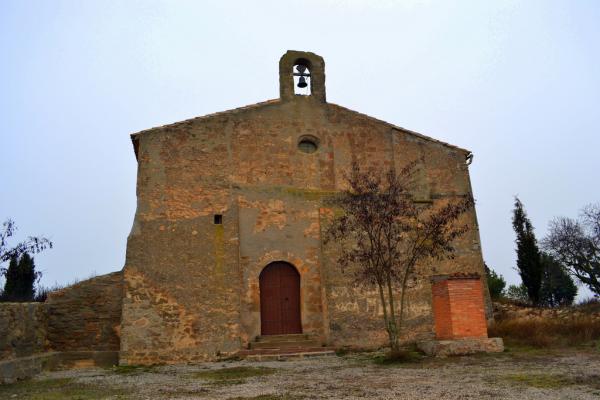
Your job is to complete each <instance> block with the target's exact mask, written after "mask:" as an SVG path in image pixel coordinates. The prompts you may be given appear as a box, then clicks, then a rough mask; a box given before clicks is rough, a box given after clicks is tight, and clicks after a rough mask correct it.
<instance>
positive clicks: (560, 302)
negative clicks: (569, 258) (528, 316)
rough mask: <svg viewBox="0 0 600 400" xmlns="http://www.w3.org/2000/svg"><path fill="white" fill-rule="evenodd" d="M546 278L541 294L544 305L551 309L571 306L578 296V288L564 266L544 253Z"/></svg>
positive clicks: (543, 280)
mask: <svg viewBox="0 0 600 400" xmlns="http://www.w3.org/2000/svg"><path fill="white" fill-rule="evenodd" d="M542 264H543V266H544V277H543V279H542V288H541V292H540V301H541V302H542V304H544V305H546V306H550V307H558V306H570V305H571V304H573V300H574V299H575V296H577V286H576V285H575V282H573V278H571V276H570V275H569V273H568V272H567V270H566V268H565V266H564V265H562V264H561V263H559V262H558V261H556V260H555V259H554V258H553V257H552V256H550V255H548V254H545V253H542Z"/></svg>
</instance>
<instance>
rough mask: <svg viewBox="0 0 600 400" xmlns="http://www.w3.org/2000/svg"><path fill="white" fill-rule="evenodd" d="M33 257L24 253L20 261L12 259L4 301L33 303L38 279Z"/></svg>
mask: <svg viewBox="0 0 600 400" xmlns="http://www.w3.org/2000/svg"><path fill="white" fill-rule="evenodd" d="M38 275H39V274H38V273H37V272H36V271H35V263H34V261H33V257H31V256H30V255H29V254H27V253H23V254H22V255H21V257H20V258H19V259H17V257H11V259H10V263H9V265H8V268H7V270H6V275H5V277H6V281H5V282H4V292H3V294H2V300H3V301H33V298H34V295H35V287H34V285H35V281H36V279H37V277H38Z"/></svg>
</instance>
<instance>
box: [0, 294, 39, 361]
mask: <svg viewBox="0 0 600 400" xmlns="http://www.w3.org/2000/svg"><path fill="white" fill-rule="evenodd" d="M46 323H47V313H46V309H45V307H44V304H43V303H0V360H10V359H13V358H18V357H27V356H30V355H33V354H36V353H42V352H44V351H46V350H47V349H48V347H49V346H48V343H47V340H46Z"/></svg>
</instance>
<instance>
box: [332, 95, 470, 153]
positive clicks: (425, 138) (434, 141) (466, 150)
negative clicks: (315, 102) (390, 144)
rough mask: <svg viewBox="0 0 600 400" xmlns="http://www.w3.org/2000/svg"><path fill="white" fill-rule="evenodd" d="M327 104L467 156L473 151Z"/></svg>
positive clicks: (336, 105)
mask: <svg viewBox="0 0 600 400" xmlns="http://www.w3.org/2000/svg"><path fill="white" fill-rule="evenodd" d="M327 104H329V105H331V106H334V107H338V108H341V109H342V110H345V111H348V112H350V113H353V114H356V115H359V116H361V117H363V118H367V119H370V120H372V121H375V122H379V123H381V124H385V125H387V126H389V127H390V128H392V129H395V130H398V131H402V132H405V133H408V134H410V135H413V136H416V137H418V138H420V139H423V140H427V141H429V142H433V143H437V144H440V145H442V146H446V147H450V148H452V149H455V150H459V151H462V152H464V153H467V154H470V153H472V152H471V150H468V149H465V148H462V147H459V146H455V145H453V144H450V143H447V142H444V141H441V140H438V139H434V138H432V137H430V136H427V135H423V134H422V133H419V132H415V131H411V130H410V129H406V128H403V127H401V126H398V125H394V124H392V123H390V122H387V121H384V120H382V119H379V118H375V117H372V116H370V115H367V114H363V113H361V112H358V111H354V110H352V109H350V108H347V107H344V106H340V105H339V104H335V103H327Z"/></svg>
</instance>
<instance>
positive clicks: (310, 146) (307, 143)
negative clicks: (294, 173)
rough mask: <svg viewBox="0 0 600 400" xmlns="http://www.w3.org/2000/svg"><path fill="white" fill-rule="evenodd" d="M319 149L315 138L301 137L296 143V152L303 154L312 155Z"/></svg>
mask: <svg viewBox="0 0 600 400" xmlns="http://www.w3.org/2000/svg"><path fill="white" fill-rule="evenodd" d="M318 148H319V141H318V140H317V138H312V137H302V138H300V141H299V142H298V150H300V151H301V152H303V153H314V152H315V151H317V149H318Z"/></svg>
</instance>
